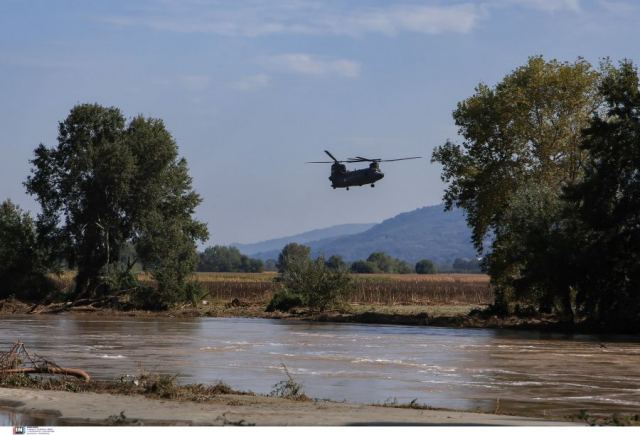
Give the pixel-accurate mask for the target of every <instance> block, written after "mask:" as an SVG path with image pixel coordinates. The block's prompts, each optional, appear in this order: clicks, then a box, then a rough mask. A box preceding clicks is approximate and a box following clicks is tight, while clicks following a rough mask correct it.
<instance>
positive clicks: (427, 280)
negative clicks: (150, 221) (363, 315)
mask: <svg viewBox="0 0 640 435" xmlns="http://www.w3.org/2000/svg"><path fill="white" fill-rule="evenodd" d="M275 277H276V274H274V273H245V274H237V273H198V274H197V280H198V281H199V282H200V283H202V285H203V287H204V288H205V291H206V293H207V294H208V295H209V296H208V297H209V298H212V299H221V300H230V299H233V298H238V299H240V300H243V301H244V300H246V301H248V302H258V301H267V300H268V299H269V298H270V297H271V295H272V294H273V292H274V291H276V290H278V289H279V288H280V284H279V283H277V282H275V281H274V278H275ZM492 301H493V290H491V288H490V286H489V277H488V276H486V275H477V274H476V275H474V274H439V275H415V274H408V275H391V274H371V275H364V274H361V275H354V290H353V292H352V293H351V295H350V297H349V298H348V299H347V301H346V302H350V303H360V304H385V305H395V304H444V303H447V304H450V303H457V304H474V305H481V304H489V303H491V302H492Z"/></svg>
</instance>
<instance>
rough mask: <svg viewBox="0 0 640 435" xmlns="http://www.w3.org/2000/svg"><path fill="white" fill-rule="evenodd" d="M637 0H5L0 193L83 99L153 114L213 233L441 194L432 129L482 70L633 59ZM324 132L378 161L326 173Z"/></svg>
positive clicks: (268, 228)
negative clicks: (182, 163) (369, 172)
mask: <svg viewBox="0 0 640 435" xmlns="http://www.w3.org/2000/svg"><path fill="white" fill-rule="evenodd" d="M638 23H640V2H638V1H632V0H629V1H626V2H625V1H613V0H607V1H605V0H601V1H600V0H593V1H587V0H564V1H563V0H481V1H471V0H466V1H455V2H454V1H452V2H446V1H415V0H414V1H412V0H406V1H402V0H401V1H350V2H347V1H319V0H318V1H315V0H309V1H304V0H282V1H276V0H253V1H234V0H229V1H214V0H147V1H145V0H142V1H136V0H126V1H85V0H82V1H80V0H78V1H53V0H42V1H36V0H32V1H24V0H0V78H1V80H0V133H1V134H0V199H4V198H6V197H10V198H12V199H13V200H14V201H15V202H17V203H19V204H20V205H21V206H23V207H24V208H26V209H29V210H32V211H34V212H35V211H37V207H36V205H35V202H34V201H33V199H32V198H30V197H28V196H27V195H26V194H25V193H24V188H23V186H22V182H23V181H24V179H25V177H26V176H27V174H28V172H29V163H28V159H29V158H31V154H32V151H33V149H34V147H35V146H36V145H37V144H38V143H40V142H42V143H45V144H47V145H54V144H55V143H56V142H55V140H56V134H57V122H58V121H60V120H62V119H64V118H65V117H66V116H67V114H68V112H69V109H70V108H71V107H72V106H73V105H75V104H77V103H84V102H97V103H99V104H103V105H114V106H117V107H119V108H121V109H122V111H123V112H124V114H125V115H126V116H128V117H131V116H133V115H136V114H143V115H145V116H152V117H158V118H162V119H163V120H164V121H165V123H166V125H167V127H168V128H169V130H170V131H171V132H172V133H173V135H174V137H175V138H176V140H177V142H178V144H179V146H180V152H181V154H182V155H184V156H185V157H186V158H187V160H188V162H189V165H190V168H191V174H192V176H193V180H194V186H195V188H196V190H197V191H198V192H200V193H201V195H202V196H203V198H204V202H203V204H202V205H201V206H200V207H199V209H198V217H199V218H200V219H202V220H204V221H206V222H207V223H208V224H209V230H210V232H211V235H212V239H211V241H210V243H225V244H226V243H230V242H234V241H237V242H251V241H258V240H263V239H267V238H272V237H276V236H282V235H290V234H293V233H296V232H301V231H304V230H309V229H315V228H319V227H324V226H329V225H334V224H340V223H351V222H377V221H380V220H382V219H384V218H388V217H391V216H393V215H395V214H397V213H400V212H404V211H409V210H412V209H415V208H418V207H421V206H424V205H430V204H434V203H437V202H439V201H440V198H441V196H442V189H443V184H442V182H441V181H440V179H439V172H440V168H439V167H438V166H436V165H432V164H430V163H429V157H430V155H431V151H432V149H433V147H434V146H436V145H439V144H442V143H443V142H444V141H445V140H446V139H447V138H455V137H456V129H455V126H454V125H453V122H452V119H451V112H452V110H453V109H454V108H455V105H456V103H457V102H458V101H460V100H461V99H464V98H465V97H467V96H469V95H471V94H472V93H473V89H474V87H475V85H476V84H477V83H478V82H480V81H483V82H486V83H489V84H495V83H496V81H497V80H499V79H500V78H501V77H503V76H504V75H505V74H507V73H509V72H510V71H511V70H512V69H514V68H515V67H517V66H519V65H521V64H523V63H524V62H526V60H527V57H529V56H531V55H535V54H542V55H544V56H545V57H547V58H558V59H561V60H569V61H573V60H575V59H576V57H578V56H582V57H585V58H586V59H587V60H589V61H591V62H594V63H597V62H598V59H599V58H601V57H603V56H610V57H611V58H612V59H614V60H619V59H621V58H623V57H627V58H631V59H633V60H634V61H635V62H636V63H637V62H638V61H639V54H640V53H639V50H640V48H639V47H640V44H639V41H640V30H639V25H638ZM323 149H329V150H331V151H332V152H333V153H334V154H335V155H336V156H338V157H342V158H345V157H351V156H354V155H364V156H370V157H382V158H396V157H402V156H413V155H422V156H425V157H426V158H425V159H422V160H411V161H407V162H398V163H387V164H386V165H383V166H382V170H383V171H384V172H385V174H386V177H385V179H384V180H382V181H381V182H380V183H379V184H378V185H376V187H375V188H374V189H372V188H370V187H361V188H352V189H351V190H350V191H348V192H347V191H345V190H344V189H341V190H332V189H331V187H330V185H329V180H328V179H327V177H328V176H329V165H305V164H304V163H303V162H305V161H307V160H323V159H324V157H325V155H324V153H323V152H322V150H323Z"/></svg>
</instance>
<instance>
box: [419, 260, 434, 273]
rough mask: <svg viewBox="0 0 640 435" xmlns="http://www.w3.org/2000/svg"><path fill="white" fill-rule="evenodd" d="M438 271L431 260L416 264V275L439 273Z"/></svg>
mask: <svg viewBox="0 0 640 435" xmlns="http://www.w3.org/2000/svg"><path fill="white" fill-rule="evenodd" d="M437 272H438V270H437V269H436V266H435V265H434V264H433V262H432V261H431V260H427V259H424V260H420V261H418V262H417V263H416V273H419V274H422V275H425V274H433V273H437Z"/></svg>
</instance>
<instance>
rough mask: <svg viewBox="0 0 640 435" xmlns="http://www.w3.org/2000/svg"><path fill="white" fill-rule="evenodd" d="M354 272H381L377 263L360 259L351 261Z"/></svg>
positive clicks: (351, 268)
mask: <svg viewBox="0 0 640 435" xmlns="http://www.w3.org/2000/svg"><path fill="white" fill-rule="evenodd" d="M350 270H351V272H353V273H379V272H380V270H379V269H378V266H377V265H376V264H375V263H372V262H370V261H364V260H358V261H354V262H353V263H351V267H350Z"/></svg>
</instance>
